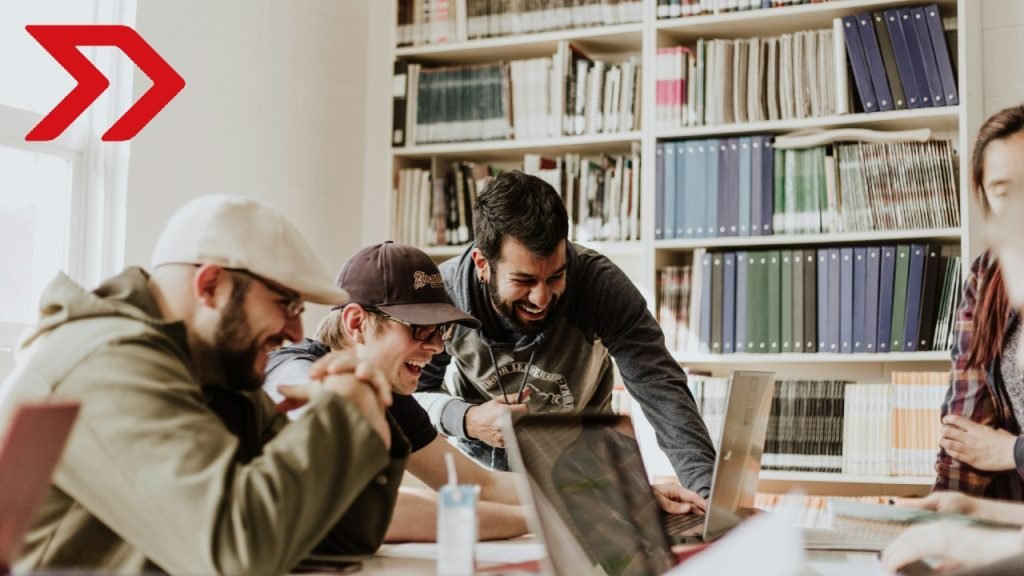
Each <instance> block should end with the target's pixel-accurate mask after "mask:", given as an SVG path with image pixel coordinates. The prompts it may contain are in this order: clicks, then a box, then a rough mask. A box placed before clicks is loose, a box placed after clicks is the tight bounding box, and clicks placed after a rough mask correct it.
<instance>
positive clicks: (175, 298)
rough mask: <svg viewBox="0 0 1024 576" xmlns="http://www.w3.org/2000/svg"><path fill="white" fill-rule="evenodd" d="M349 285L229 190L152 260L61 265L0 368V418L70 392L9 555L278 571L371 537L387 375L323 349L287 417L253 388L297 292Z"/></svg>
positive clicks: (331, 300)
mask: <svg viewBox="0 0 1024 576" xmlns="http://www.w3.org/2000/svg"><path fill="white" fill-rule="evenodd" d="M346 300H347V298H346V294H345V293H344V291H342V290H339V289H338V288H337V287H336V286H335V285H334V284H333V283H332V282H331V278H330V276H328V274H327V273H326V271H325V270H324V268H323V267H322V265H321V264H320V262H319V261H318V259H317V257H316V254H315V253H314V252H313V250H312V249H311V248H310V246H309V244H308V243H307V242H306V241H305V240H304V239H303V238H302V235H301V234H300V233H299V231H298V229H297V228H295V227H294V226H293V225H292V224H291V223H290V222H288V221H287V220H286V219H285V218H284V217H283V216H282V215H281V214H280V213H278V212H276V211H275V210H273V209H271V208H269V207H267V206H265V205H263V204H260V203H258V202H254V201H252V200H248V199H245V198H239V197H232V196H204V197H200V198H197V199H196V200H193V201H191V202H189V203H188V204H186V205H185V206H184V207H182V208H181V209H180V210H178V211H177V212H176V213H175V214H174V215H173V216H172V217H171V220H170V222H169V223H168V224H167V227H166V228H165V229H164V231H163V233H162V234H161V236H160V238H159V240H158V242H157V245H156V249H155V250H154V252H153V262H152V267H151V269H150V271H149V272H147V271H144V270H142V269H141V268H128V269H126V270H125V271H123V272H122V273H120V274H118V275H117V276H114V277H112V278H110V279H108V280H106V281H105V282H104V283H103V284H102V285H100V286H99V287H98V288H97V289H96V290H94V291H92V292H89V291H86V290H85V289H83V288H82V287H80V286H78V285H77V284H75V283H74V282H72V281H71V280H70V279H69V278H67V277H66V276H64V275H63V274H61V275H59V276H58V277H57V278H56V279H55V280H54V281H53V282H51V284H50V285H49V286H48V287H47V288H46V290H45V292H44V294H43V297H42V302H41V303H40V307H39V310H40V319H39V323H38V325H37V326H36V327H35V328H34V330H33V331H32V333H30V334H29V335H28V337H27V338H26V339H25V340H24V341H23V342H22V343H21V345H20V347H19V348H20V349H19V350H18V359H17V365H16V367H15V369H14V371H13V372H12V373H11V374H10V376H9V377H8V378H7V379H6V380H5V381H4V383H3V385H2V386H0V429H3V428H5V426H3V425H4V424H5V423H6V422H5V420H6V418H8V417H9V416H10V412H11V410H12V408H13V407H14V406H15V405H17V403H18V402H19V401H20V400H22V399H32V400H36V401H38V400H40V399H46V398H54V399H69V400H74V401H77V402H78V403H80V405H81V410H80V412H79V416H78V421H77V423H76V424H75V427H74V429H73V430H72V432H71V436H70V438H69V440H68V444H67V449H66V450H65V451H64V454H63V457H62V460H61V462H60V464H59V465H58V467H57V470H56V473H55V475H54V478H53V482H52V485H51V486H50V488H49V491H48V493H47V496H46V499H45V502H44V504H43V506H42V509H41V511H40V512H39V514H38V515H37V517H36V519H35V522H34V525H33V527H32V530H31V532H30V533H29V536H28V538H27V541H26V543H25V546H24V553H23V555H22V557H21V558H20V559H19V560H18V561H17V563H16V564H15V566H14V568H15V572H35V571H39V572H62V571H64V570H69V571H71V572H78V571H81V572H83V573H111V574H113V573H118V574H138V573H143V572H162V573H169V574H283V573H286V572H289V571H290V570H291V569H292V568H294V567H295V566H296V564H298V563H299V561H300V560H301V559H302V558H303V557H304V556H306V555H307V554H309V553H310V552H311V551H312V550H313V549H314V548H315V547H318V546H319V550H320V551H324V552H333V553H366V552H370V551H372V550H374V549H376V548H377V546H379V545H380V542H381V540H382V538H383V536H384V532H385V530H386V528H387V522H388V520H389V519H390V516H391V509H392V506H393V505H394V502H395V497H396V494H397V490H398V484H399V482H400V481H401V477H402V472H403V470H404V464H405V458H406V456H407V454H408V451H409V447H408V443H407V442H406V440H405V438H404V437H403V436H402V434H401V433H400V432H399V431H398V430H397V427H395V426H394V424H393V422H392V421H390V420H389V418H388V417H387V413H386V412H385V407H386V406H387V405H388V404H390V401H391V399H390V397H391V392H390V389H389V387H388V386H387V384H386V382H384V378H383V376H382V375H380V374H378V373H376V372H375V371H374V370H373V369H372V368H369V367H368V366H359V364H358V362H357V361H356V360H355V359H354V358H348V359H344V358H339V357H337V356H336V357H334V358H333V359H332V361H331V364H332V365H333V370H334V372H339V371H340V372H343V373H338V374H336V375H334V376H327V377H325V378H324V379H323V382H322V385H321V386H320V390H319V393H318V394H317V395H316V396H315V397H314V398H312V399H311V401H310V402H309V408H308V409H307V410H306V412H305V413H304V414H303V416H302V418H299V419H297V420H295V421H292V422H288V420H287V419H286V418H284V417H283V416H281V415H279V414H277V413H276V412H275V410H274V405H273V403H272V402H271V401H270V399H269V398H267V396H266V394H264V393H263V392H262V390H260V385H261V384H262V382H263V369H264V364H265V362H266V354H267V352H269V351H270V350H272V349H273V348H275V347H277V346H279V345H280V344H281V343H282V342H283V341H284V340H298V339H299V338H301V337H302V320H301V316H300V314H301V312H302V308H303V302H304V301H309V302H317V303H322V304H330V305H340V304H343V303H344V302H346ZM346 364H347V366H348V369H347V370H341V368H342V367H343V365H346ZM356 374H360V375H361V377H357V376H356ZM0 490H3V488H2V487H0ZM2 513H3V511H0V514H2Z"/></svg>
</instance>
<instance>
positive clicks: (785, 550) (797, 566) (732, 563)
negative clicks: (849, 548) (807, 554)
mask: <svg viewBox="0 0 1024 576" xmlns="http://www.w3.org/2000/svg"><path fill="white" fill-rule="evenodd" d="M795 520H796V510H795V509H793V507H792V506H787V505H783V506H780V507H779V509H777V511H776V512H765V513H762V514H758V515H756V516H754V517H752V518H750V519H749V520H747V521H745V522H743V523H742V524H740V525H739V526H737V527H735V528H733V529H732V530H731V531H730V532H729V533H728V534H726V535H725V536H723V537H722V539H721V540H719V541H717V542H715V543H714V544H712V545H711V546H708V547H707V549H706V550H704V551H703V552H701V553H699V554H697V555H696V556H694V557H692V558H690V559H689V560H686V561H685V562H683V563H682V564H680V565H679V566H676V567H675V568H673V569H672V570H669V571H668V572H666V573H665V576H695V575H698V574H759V575H760V576H793V575H794V574H800V573H801V571H802V570H803V568H804V545H803V533H802V532H801V529H800V527H799V526H797V525H796V522H795ZM766 558H771V562H765V559H766Z"/></svg>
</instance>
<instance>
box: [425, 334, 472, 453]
mask: <svg viewBox="0 0 1024 576" xmlns="http://www.w3.org/2000/svg"><path fill="white" fill-rule="evenodd" d="M459 330H467V329H466V328H462V327H459V328H456V331H459ZM451 361H452V357H451V356H449V355H448V354H447V353H446V352H441V353H439V354H435V355H434V357H433V358H432V359H431V360H430V363H429V364H427V365H426V366H424V367H423V373H422V374H420V381H419V384H418V385H417V386H416V393H415V394H414V396H415V397H416V401H417V402H419V403H420V405H421V406H423V409H424V410H426V411H427V414H429V415H430V423H431V424H433V425H434V428H436V429H437V431H438V432H440V433H441V434H444V435H445V436H454V437H456V438H468V437H469V436H468V435H467V434H466V412H468V411H469V409H470V408H472V407H473V404H470V403H469V402H465V401H463V400H462V399H460V398H458V397H456V396H452V395H451V394H449V393H448V391H447V390H445V388H444V375H445V371H447V369H448V364H450V363H451Z"/></svg>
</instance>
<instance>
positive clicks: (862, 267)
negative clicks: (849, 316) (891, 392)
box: [853, 246, 868, 353]
mask: <svg viewBox="0 0 1024 576" xmlns="http://www.w3.org/2000/svg"><path fill="white" fill-rule="evenodd" d="M867 277H868V255H867V248H864V247H862V246H860V247H857V248H854V249H853V352H854V353H861V352H867V350H866V348H865V347H864V328H865V321H864V320H865V316H867V314H866V309H867V294H866V293H865V290H867V285H868V282H867Z"/></svg>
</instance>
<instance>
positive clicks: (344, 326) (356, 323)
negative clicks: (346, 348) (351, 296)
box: [338, 304, 369, 344]
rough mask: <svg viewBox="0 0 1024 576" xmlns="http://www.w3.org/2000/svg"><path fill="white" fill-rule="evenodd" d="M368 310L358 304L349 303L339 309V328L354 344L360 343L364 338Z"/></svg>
mask: <svg viewBox="0 0 1024 576" xmlns="http://www.w3.org/2000/svg"><path fill="white" fill-rule="evenodd" d="M367 314H369V312H367V311H366V309H365V308H363V307H362V306H360V305H359V304H349V305H348V306H345V308H343V309H342V310H341V322H340V324H341V325H340V326H339V327H338V328H340V329H341V330H342V331H344V332H345V334H346V335H348V337H349V338H351V339H352V342H355V343H356V344H362V343H364V342H365V338H366V315H367Z"/></svg>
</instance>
